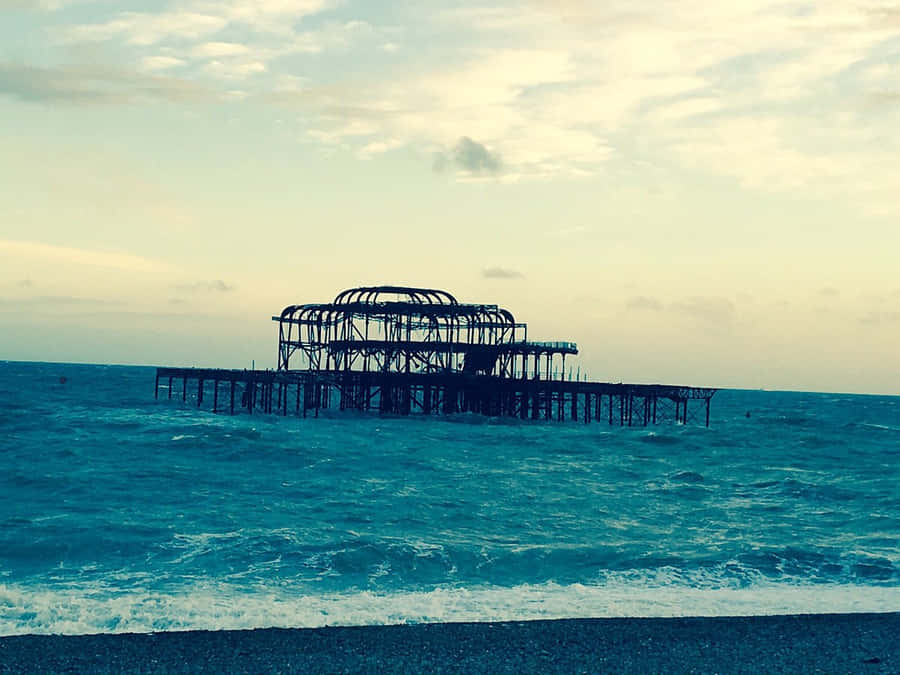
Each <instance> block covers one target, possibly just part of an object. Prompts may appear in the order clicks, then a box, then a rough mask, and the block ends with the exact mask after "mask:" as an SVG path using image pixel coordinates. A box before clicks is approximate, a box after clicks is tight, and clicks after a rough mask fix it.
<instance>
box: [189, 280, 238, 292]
mask: <svg viewBox="0 0 900 675" xmlns="http://www.w3.org/2000/svg"><path fill="white" fill-rule="evenodd" d="M175 288H176V289H177V290H179V291H182V292H184V293H197V292H210V293H212V292H215V293H230V292H231V291H233V290H234V288H235V287H234V286H232V285H231V284H226V283H225V282H224V281H222V280H221V279H213V280H212V281H195V282H192V283H186V284H178V285H176V286H175Z"/></svg>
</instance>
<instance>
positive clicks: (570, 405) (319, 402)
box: [155, 286, 716, 426]
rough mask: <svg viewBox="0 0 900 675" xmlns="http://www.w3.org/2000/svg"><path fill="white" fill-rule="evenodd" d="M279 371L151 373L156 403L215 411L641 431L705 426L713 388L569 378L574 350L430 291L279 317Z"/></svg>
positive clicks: (504, 315) (349, 297) (365, 294)
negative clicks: (480, 419)
mask: <svg viewBox="0 0 900 675" xmlns="http://www.w3.org/2000/svg"><path fill="white" fill-rule="evenodd" d="M272 318H273V320H274V321H276V322H277V323H278V325H279V338H278V368H277V370H226V369H203V368H158V369H157V372H156V386H155V397H156V398H157V399H158V398H160V395H161V392H162V391H164V392H165V397H166V398H167V399H170V400H171V399H176V400H179V399H180V400H181V401H182V402H184V403H188V402H189V403H190V404H192V405H196V406H197V407H200V408H208V409H209V410H211V411H213V412H226V413H230V414H235V413H239V412H246V413H254V412H261V413H270V414H280V415H283V416H287V415H296V416H303V417H306V416H309V415H313V416H316V417H317V416H318V415H319V413H320V411H322V410H344V411H346V410H356V411H360V412H366V411H373V412H378V413H381V414H392V415H413V414H422V415H453V414H460V413H475V414H480V415H488V416H496V417H511V418H519V419H532V420H538V419H540V420H557V421H563V420H572V421H582V422H585V423H589V422H592V421H593V422H602V423H607V424H610V425H620V426H646V425H649V424H657V423H663V422H674V423H678V424H688V423H699V424H705V425H706V426H709V420H710V400H711V399H712V397H713V395H714V394H715V392H716V390H715V389H711V388H702V387H689V386H676V385H661V384H623V383H611V382H586V381H580V380H578V379H574V380H573V379H571V368H570V370H569V375H568V377H567V373H566V357H567V356H570V357H571V356H573V355H576V354H577V353H578V348H577V345H576V344H575V343H573V342H564V341H550V342H548V341H529V340H528V336H527V325H526V324H524V323H518V322H516V320H515V318H514V317H513V315H512V314H511V313H510V312H509V311H508V310H505V309H501V308H499V307H497V306H496V305H485V304H462V303H459V302H457V301H456V299H455V298H454V297H453V296H452V295H450V294H449V293H447V292H446V291H437V290H431V289H419V288H408V287H398V286H373V287H364V288H356V289H350V290H348V291H344V292H342V293H340V294H339V295H338V296H337V297H336V298H335V300H334V301H333V302H331V303H325V304H307V305H291V306H288V307H286V308H285V309H284V310H283V311H282V313H281V314H280V315H279V316H275V317H272Z"/></svg>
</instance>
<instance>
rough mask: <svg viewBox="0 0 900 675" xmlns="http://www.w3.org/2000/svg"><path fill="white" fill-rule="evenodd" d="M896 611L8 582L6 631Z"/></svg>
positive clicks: (666, 599)
mask: <svg viewBox="0 0 900 675" xmlns="http://www.w3.org/2000/svg"><path fill="white" fill-rule="evenodd" d="M887 611H900V587H884V586H880V587H879V586H855V585H838V584H809V585H788V584H776V583H772V584H768V585H767V584H760V585H754V586H751V587H746V588H733V587H732V588H721V587H720V588H715V587H709V588H698V587H694V586H686V585H657V584H653V583H649V584H640V583H638V584H636V583H635V580H634V579H626V578H609V579H607V580H606V581H605V582H604V583H602V584H595V585H582V584H571V585H560V584H556V583H544V584H536V585H522V586H515V587H511V588H506V587H496V586H487V587H478V588H437V589H433V590H429V591H403V592H394V593H376V592H371V591H361V592H352V593H351V592H346V593H331V594H328V593H325V594H308V593H304V592H303V591H302V590H301V589H300V588H299V587H297V588H292V587H290V586H284V585H282V586H271V587H256V588H253V589H248V588H246V587H239V586H233V585H229V584H226V583H221V582H213V581H208V582H195V583H194V584H193V585H191V586H190V587H185V588H183V589H181V590H180V591H178V592H166V593H158V592H153V591H151V590H148V589H130V590H127V591H120V590H118V589H116V588H114V587H109V586H103V585H95V586H86V585H85V586H80V587H79V586H70V587H67V588H61V589H56V590H46V589H35V588H27V587H22V586H17V585H2V584H0V635H21V634H29V633H37V634H51V633H52V634H87V633H126V632H137V633H146V632H154V631H162V630H191V629H197V630H229V629H250V628H265V627H273V626H274V627H286V628H287V627H318V626H326V625H332V626H333V625H381V624H399V623H425V622H448V621H521V620H529V619H562V618H587V617H677V616H750V615H764V614H804V613H831V612H842V613H843V612H887Z"/></svg>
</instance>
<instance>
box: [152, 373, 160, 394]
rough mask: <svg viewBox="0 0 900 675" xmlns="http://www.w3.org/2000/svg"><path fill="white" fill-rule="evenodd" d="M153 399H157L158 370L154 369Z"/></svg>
mask: <svg viewBox="0 0 900 675" xmlns="http://www.w3.org/2000/svg"><path fill="white" fill-rule="evenodd" d="M153 399H154V400H158V399H159V371H158V370H157V371H156V384H155V385H154V387H153Z"/></svg>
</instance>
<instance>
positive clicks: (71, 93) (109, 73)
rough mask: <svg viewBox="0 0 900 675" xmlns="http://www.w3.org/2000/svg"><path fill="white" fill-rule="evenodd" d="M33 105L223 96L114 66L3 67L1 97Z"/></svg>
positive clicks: (198, 86) (0, 67)
mask: <svg viewBox="0 0 900 675" xmlns="http://www.w3.org/2000/svg"><path fill="white" fill-rule="evenodd" d="M3 94H5V95H7V96H12V97H13V98H18V99H20V100H22V101H28V102H31V103H71V104H81V105H101V104H123V103H133V102H136V101H153V100H157V101H173V102H181V103H188V102H208V101H214V100H220V99H221V95H220V94H217V93H215V92H214V91H213V90H211V89H209V88H207V87H205V86H204V85H201V84H199V83H196V82H192V81H189V80H182V79H176V78H167V77H160V76H156V75H148V74H145V73H141V72H139V71H136V70H128V69H125V68H118V67H113V66H109V67H107V66H92V65H88V66H68V65H67V66H59V67H55V68H43V67H38V66H29V65H23V64H14V63H8V62H7V63H0V95H3Z"/></svg>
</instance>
